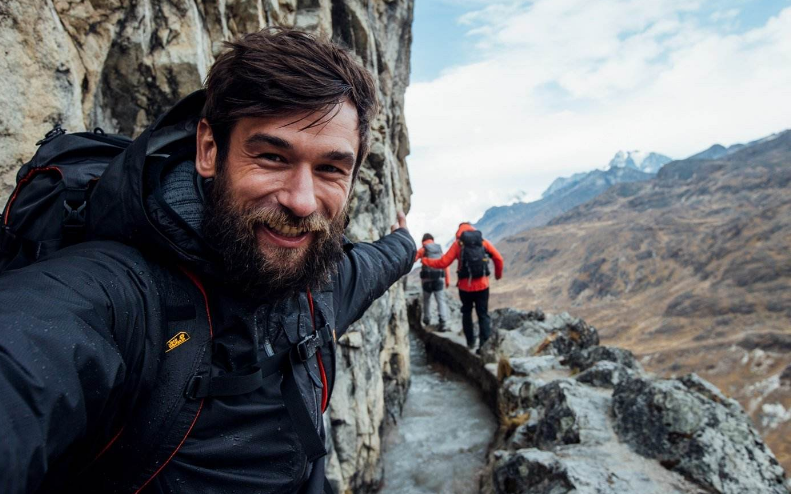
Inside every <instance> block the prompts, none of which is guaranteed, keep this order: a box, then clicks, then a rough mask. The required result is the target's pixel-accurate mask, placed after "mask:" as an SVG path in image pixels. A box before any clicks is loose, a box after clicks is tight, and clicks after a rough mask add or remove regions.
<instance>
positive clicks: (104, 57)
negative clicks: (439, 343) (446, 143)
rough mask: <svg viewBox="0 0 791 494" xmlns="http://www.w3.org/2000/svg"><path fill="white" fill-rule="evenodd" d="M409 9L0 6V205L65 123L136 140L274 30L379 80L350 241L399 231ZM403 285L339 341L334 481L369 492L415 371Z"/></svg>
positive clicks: (218, 4)
mask: <svg viewBox="0 0 791 494" xmlns="http://www.w3.org/2000/svg"><path fill="white" fill-rule="evenodd" d="M412 7H413V2H412V0H103V1H100V2H97V1H89V0H42V1H40V2H38V1H37V2H33V1H30V0H4V1H3V2H2V3H0V42H1V43H2V46H3V56H2V57H0V87H2V88H3V90H2V91H0V198H2V199H5V198H6V197H7V195H8V193H9V192H10V190H11V188H12V187H13V181H14V175H15V172H16V169H17V168H18V167H19V165H21V164H22V163H23V162H24V161H26V160H28V159H29V158H30V157H31V155H32V154H33V152H34V151H35V149H36V147H35V142H36V141H37V140H39V139H40V138H41V137H42V136H43V135H44V134H45V133H46V132H47V131H48V130H50V129H51V128H52V126H53V125H54V124H56V123H59V124H61V125H62V126H63V127H64V128H66V129H67V130H68V131H71V132H74V131H81V130H85V129H92V128H94V127H96V126H100V127H102V128H103V129H104V130H105V131H107V132H117V133H122V134H126V135H130V136H134V135H136V134H137V133H139V132H140V131H141V130H142V129H143V128H144V127H145V126H146V125H147V124H148V123H149V122H151V121H152V120H153V119H154V118H155V117H156V116H158V115H159V114H160V113H161V112H162V111H163V110H165V109H166V108H168V107H169V106H170V105H172V104H173V103H174V102H175V101H177V100H178V99H179V98H181V97H182V96H185V95H186V94H188V93H190V92H192V91H193V90H195V89H198V88H199V87H200V86H201V83H202V81H203V79H204V78H205V76H206V73H207V70H208V68H209V67H210V65H211V63H212V61H213V60H214V57H215V56H216V55H217V54H218V53H219V52H220V50H222V42H223V41H224V40H228V39H231V38H233V37H235V36H237V35H239V34H242V33H246V32H251V31H255V30H258V29H261V28H263V27H265V26H269V25H284V26H292V27H298V28H302V29H305V30H309V31H313V32H318V33H321V34H324V35H327V36H331V37H332V38H333V39H335V40H337V41H339V42H341V43H344V44H346V45H347V46H349V47H350V48H352V49H353V50H354V52H355V53H356V54H357V55H358V56H359V58H360V60H361V61H362V62H363V63H364V64H365V66H366V67H368V69H370V70H371V72H372V73H373V74H374V76H375V79H376V80H377V88H378V93H379V99H380V102H381V104H382V107H383V111H382V113H381V114H380V115H379V117H378V118H377V119H375V120H374V122H372V127H373V132H372V138H373V142H372V147H371V154H370V157H369V158H368V160H367V162H366V163H365V164H364V166H363V168H362V170H361V172H360V175H359V180H358V181H357V184H356V186H355V195H354V199H353V203H352V211H353V214H352V223H351V224H350V225H349V229H348V231H347V234H348V235H349V236H350V237H351V238H352V239H354V240H374V239H377V238H379V237H380V236H381V235H383V234H385V233H386V232H388V231H389V226H390V225H391V224H392V223H393V222H394V219H395V212H396V210H397V209H401V210H404V211H407V210H408V209H409V197H410V194H411V190H410V185H409V178H408V175H407V168H406V163H405V161H404V158H405V157H406V155H407V154H408V153H409V142H408V137H407V130H406V124H405V120H404V113H403V106H404V104H403V103H404V91H405V89H406V86H407V84H408V82H409V53H410V45H411V23H412ZM402 293H403V292H402V288H401V287H400V286H395V287H393V288H392V289H391V290H390V292H389V293H388V294H387V295H386V296H384V297H382V298H381V299H380V300H378V301H377V302H376V303H375V304H374V306H373V307H372V308H371V310H370V311H369V312H368V314H367V315H366V317H365V318H364V319H363V320H361V321H360V322H358V323H357V324H355V325H354V326H353V327H352V328H351V330H350V331H349V333H348V335H347V336H345V337H344V338H342V339H341V341H340V342H339V344H340V348H341V351H340V358H339V360H338V371H339V375H338V379H337V386H336V389H335V392H334V395H333V404H332V408H331V411H330V412H329V414H328V417H327V422H328V425H329V426H330V432H331V434H330V437H331V440H332V443H333V444H332V445H331V446H332V451H333V453H332V455H331V457H330V461H329V471H328V474H329V477H330V479H331V480H332V481H333V483H334V484H335V487H336V490H337V491H340V492H343V491H346V490H348V489H351V490H354V491H355V492H359V491H361V490H364V489H367V488H372V487H375V486H376V485H378V484H379V482H380V480H381V473H382V467H381V460H380V453H381V441H380V433H381V430H382V427H383V423H384V422H385V419H386V413H385V410H395V411H396V412H397V411H398V410H399V409H400V407H401V405H402V403H403V400H404V396H405V389H406V385H407V381H408V374H409V359H408V355H409V345H408V341H407V338H406V334H407V333H406V332H407V324H406V313H405V307H404V302H403V295H402Z"/></svg>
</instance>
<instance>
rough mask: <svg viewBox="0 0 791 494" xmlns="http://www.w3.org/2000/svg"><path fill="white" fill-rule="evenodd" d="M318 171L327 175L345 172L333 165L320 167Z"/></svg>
mask: <svg viewBox="0 0 791 494" xmlns="http://www.w3.org/2000/svg"><path fill="white" fill-rule="evenodd" d="M317 170H318V171H320V172H325V173H340V174H343V173H344V172H343V170H341V169H340V168H338V167H337V166H332V165H319V167H318V168H317Z"/></svg>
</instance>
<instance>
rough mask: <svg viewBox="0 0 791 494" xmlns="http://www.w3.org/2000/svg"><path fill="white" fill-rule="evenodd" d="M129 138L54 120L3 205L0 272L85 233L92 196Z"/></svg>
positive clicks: (23, 263)
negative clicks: (69, 128) (70, 128)
mask: <svg viewBox="0 0 791 494" xmlns="http://www.w3.org/2000/svg"><path fill="white" fill-rule="evenodd" d="M130 142H132V141H131V139H129V138H128V137H124V136H119V135H109V134H105V133H104V131H102V130H101V129H99V128H96V129H95V130H94V131H93V132H78V133H75V134H66V131H65V130H64V129H62V128H61V127H60V125H56V126H55V128H54V129H52V130H51V131H49V132H48V133H47V135H46V136H45V137H44V139H42V140H41V141H39V142H38V143H37V144H38V145H39V148H38V151H36V154H35V155H34V156H33V158H32V159H31V160H30V161H29V162H27V163H25V165H23V166H22V168H20V170H19V172H18V173H17V177H16V180H17V184H16V188H15V189H14V191H13V192H12V193H11V196H10V198H9V200H8V202H7V203H6V205H5V208H4V210H3V222H2V229H0V272H3V271H6V270H9V269H15V268H20V267H23V266H27V265H28V264H31V263H33V262H35V261H37V260H39V259H41V258H44V257H46V256H47V255H49V254H52V253H53V252H55V251H56V250H59V249H61V248H63V247H66V246H67V245H71V244H75V243H78V242H81V241H82V240H83V239H84V237H85V214H86V212H87V204H88V196H89V195H90V192H91V189H92V187H93V186H94V185H95V184H96V182H97V181H98V180H99V177H100V176H101V175H102V173H103V172H104V170H105V168H107V165H108V164H109V163H110V161H111V160H112V159H113V158H115V157H116V156H118V155H119V154H121V152H122V151H123V150H124V149H126V147H127V146H128V145H129V143H130Z"/></svg>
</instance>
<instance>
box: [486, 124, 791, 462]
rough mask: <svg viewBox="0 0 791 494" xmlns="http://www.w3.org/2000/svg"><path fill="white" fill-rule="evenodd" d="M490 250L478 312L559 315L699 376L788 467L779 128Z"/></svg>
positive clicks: (784, 177) (788, 209)
mask: <svg viewBox="0 0 791 494" xmlns="http://www.w3.org/2000/svg"><path fill="white" fill-rule="evenodd" d="M720 148H722V149H720ZM723 150H724V153H723ZM718 153H719V154H718ZM706 156H716V157H715V158H713V159H706ZM622 169H623V170H630V169H629V168H622ZM610 171H611V170H608V172H610ZM630 171H632V172H636V171H635V170H630ZM600 173H605V172H600ZM637 173H642V172H637ZM578 183H581V182H578ZM553 195H554V194H553ZM546 199H548V197H547V198H543V199H542V201H546ZM537 202H540V201H537ZM533 204H535V203H533ZM514 206H516V205H514ZM510 228H511V229H512V231H518V230H519V229H520V227H519V226H517V225H512V226H511V227H510ZM521 229H522V230H525V229H524V228H521ZM497 248H498V249H499V250H500V252H501V253H502V254H503V257H504V258H505V260H506V266H505V273H504V277H503V279H502V280H500V281H499V282H493V283H492V288H491V290H492V298H491V301H490V306H491V307H516V308H523V309H534V308H536V307H541V308H543V309H544V310H547V311H550V312H560V311H564V310H567V311H569V312H572V313H574V314H578V315H580V316H582V317H583V318H584V319H585V320H587V321H588V322H589V323H591V324H593V325H594V326H596V327H597V328H599V330H600V335H601V337H602V338H603V342H604V343H605V344H612V345H616V346H622V347H626V348H628V349H630V350H632V351H633V352H635V353H636V354H637V355H638V356H639V357H640V358H641V360H642V362H643V364H644V365H645V366H646V367H648V369H649V370H651V371H654V372H657V373H660V374H662V375H664V376H670V375H682V374H685V373H688V372H696V373H698V374H700V375H701V376H702V377H704V378H705V379H707V380H709V381H712V382H713V383H714V384H716V385H717V386H718V387H719V388H720V389H722V390H723V391H725V393H726V394H728V395H729V396H731V397H733V398H735V399H737V400H739V401H740V402H741V403H742V405H743V406H744V407H745V409H746V410H747V412H748V413H749V414H750V415H751V417H752V419H753V420H754V422H755V423H756V424H757V426H758V428H759V430H760V431H761V433H762V434H763V435H764V437H765V439H766V441H767V443H768V444H769V445H770V447H771V448H772V450H773V451H774V452H775V453H776V454H777V456H778V459H779V460H780V462H781V463H782V464H783V466H784V467H785V468H786V470H787V471H789V470H790V469H791V443H790V442H789V441H788V439H787V438H788V437H791V413H789V412H788V410H789V409H791V131H786V132H783V133H780V134H775V135H772V136H769V137H767V138H765V139H760V140H759V141H755V142H752V143H748V144H747V145H744V146H740V147H738V148H736V147H733V146H732V147H730V148H725V147H724V146H719V147H716V146H712V147H711V148H709V149H707V150H706V151H704V152H702V153H697V154H695V155H693V156H691V157H690V158H688V159H685V160H679V161H673V162H671V163H667V164H665V165H664V166H663V167H662V168H661V169H660V170H659V172H658V173H657V174H656V175H652V178H650V179H649V180H642V181H632V182H629V183H617V184H615V185H613V186H612V187H610V188H609V189H608V190H606V191H604V192H603V193H599V194H598V195H597V196H596V197H595V198H593V199H591V200H589V201H587V202H585V203H584V204H581V205H579V206H577V207H574V208H571V209H570V210H568V211H566V212H564V213H561V214H558V215H557V216H556V217H555V218H553V219H551V220H550V221H548V222H547V223H546V224H545V226H539V227H533V228H531V229H530V230H529V231H522V233H518V234H514V235H510V236H507V237H505V238H501V239H500V240H499V242H498V243H497Z"/></svg>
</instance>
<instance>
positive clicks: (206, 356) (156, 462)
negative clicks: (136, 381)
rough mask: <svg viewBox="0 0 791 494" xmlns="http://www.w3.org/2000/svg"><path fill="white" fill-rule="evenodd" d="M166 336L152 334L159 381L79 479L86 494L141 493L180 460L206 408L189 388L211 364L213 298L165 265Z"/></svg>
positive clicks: (160, 274) (160, 273) (161, 274)
mask: <svg viewBox="0 0 791 494" xmlns="http://www.w3.org/2000/svg"><path fill="white" fill-rule="evenodd" d="M155 271H156V276H155V278H156V280H157V285H158V289H159V291H160V299H161V307H162V311H163V315H164V317H163V318H162V320H163V324H162V329H161V331H162V333H160V334H158V335H151V337H152V338H153V339H154V340H155V341H154V343H153V345H152V352H153V353H155V354H156V355H152V357H153V358H150V359H146V360H147V362H142V363H141V365H143V366H154V367H155V369H153V370H149V371H148V372H146V375H149V376H154V379H153V382H150V383H147V386H144V389H141V391H140V393H139V398H138V399H137V400H136V402H135V404H134V408H133V409H132V410H129V411H128V413H127V415H128V417H127V420H126V423H125V424H123V425H122V427H121V428H120V430H119V431H118V433H116V435H115V436H114V437H113V438H112V439H111V441H110V442H109V443H108V444H107V445H106V446H105V447H104V448H103V449H102V450H101V452H100V453H99V455H98V456H97V457H96V458H95V459H94V460H93V462H92V463H91V465H90V466H89V468H88V469H86V470H84V471H83V473H82V474H81V475H80V477H79V479H78V483H79V486H80V488H81V489H83V490H84V491H86V492H113V493H115V492H118V493H136V492H139V491H141V490H142V489H143V488H144V487H145V486H146V485H148V484H149V482H151V480H153V479H154V477H156V476H157V475H158V474H159V473H160V472H161V471H162V469H164V467H165V466H166V465H167V464H168V463H169V462H170V460H171V459H172V458H173V457H174V456H175V454H176V453H177V452H178V450H179V449H180V448H181V446H182V444H184V441H185V440H186V438H187V436H188V435H189V434H190V432H191V431H192V428H193V426H194V425H195V423H196V422H197V420H198V417H199V416H200V413H201V410H202V409H203V404H204V400H203V399H198V400H191V399H189V398H188V397H187V394H186V393H185V389H186V388H187V384H188V383H189V381H190V379H191V378H192V376H194V375H195V374H196V373H199V372H200V371H201V370H203V369H208V368H209V367H210V365H211V340H212V336H213V328H212V323H211V314H210V312H209V300H208V297H207V295H206V291H205V290H204V288H203V285H202V284H201V282H200V280H199V279H198V278H197V277H196V276H195V275H193V274H192V273H190V272H189V271H186V270H178V271H177V270H169V269H165V268H163V267H160V268H158V269H156V270H155Z"/></svg>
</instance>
